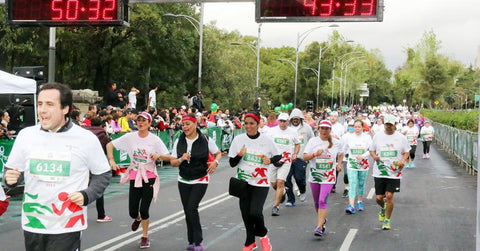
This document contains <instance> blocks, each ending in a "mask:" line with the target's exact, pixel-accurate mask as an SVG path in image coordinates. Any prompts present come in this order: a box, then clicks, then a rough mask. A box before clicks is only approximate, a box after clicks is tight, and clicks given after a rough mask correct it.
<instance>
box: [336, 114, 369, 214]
mask: <svg viewBox="0 0 480 251" xmlns="http://www.w3.org/2000/svg"><path fill="white" fill-rule="evenodd" d="M344 136H345V137H344V138H343V140H344V141H343V145H344V148H343V150H344V152H345V153H347V154H348V158H347V174H348V181H349V183H350V189H349V191H348V207H347V209H346V210H345V212H346V213H347V214H354V213H356V211H357V210H358V211H363V210H364V209H365V207H364V205H363V195H364V193H365V181H366V179H367V174H368V170H369V166H368V159H367V158H368V156H370V152H369V151H368V148H369V147H370V144H371V143H372V138H371V137H370V136H369V135H368V133H364V132H363V121H361V120H356V121H355V122H354V124H353V133H348V134H345V135H344ZM355 197H358V198H357V208H356V209H355V206H354V205H355Z"/></svg>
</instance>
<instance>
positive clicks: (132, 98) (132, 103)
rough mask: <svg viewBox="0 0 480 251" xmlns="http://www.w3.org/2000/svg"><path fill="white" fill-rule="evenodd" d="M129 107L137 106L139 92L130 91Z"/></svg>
mask: <svg viewBox="0 0 480 251" xmlns="http://www.w3.org/2000/svg"><path fill="white" fill-rule="evenodd" d="M128 107H129V108H133V109H135V108H136V107H137V93H136V92H134V91H131V92H129V93H128Z"/></svg>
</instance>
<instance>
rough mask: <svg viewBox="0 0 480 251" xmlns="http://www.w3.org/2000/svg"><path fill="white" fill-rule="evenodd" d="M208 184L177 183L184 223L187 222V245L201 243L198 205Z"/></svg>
mask: <svg viewBox="0 0 480 251" xmlns="http://www.w3.org/2000/svg"><path fill="white" fill-rule="evenodd" d="M207 187H208V184H185V183H182V182H178V191H179V192H180V198H181V200H182V205H183V212H184V213H185V221H186V222H187V236H188V243H189V244H191V243H195V245H197V246H198V245H200V243H202V241H203V236H202V224H200V215H199V214H198V205H199V204H200V201H201V200H202V199H203V196H204V195H205V192H207Z"/></svg>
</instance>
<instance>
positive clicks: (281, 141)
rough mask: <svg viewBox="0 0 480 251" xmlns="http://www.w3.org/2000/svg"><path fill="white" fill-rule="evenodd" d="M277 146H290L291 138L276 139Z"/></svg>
mask: <svg viewBox="0 0 480 251" xmlns="http://www.w3.org/2000/svg"><path fill="white" fill-rule="evenodd" d="M274 142H275V144H278V145H286V146H287V145H289V144H290V139H289V138H275V139H274Z"/></svg>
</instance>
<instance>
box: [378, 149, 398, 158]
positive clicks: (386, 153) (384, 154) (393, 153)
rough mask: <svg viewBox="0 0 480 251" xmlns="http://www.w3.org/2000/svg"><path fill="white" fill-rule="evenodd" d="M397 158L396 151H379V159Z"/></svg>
mask: <svg viewBox="0 0 480 251" xmlns="http://www.w3.org/2000/svg"><path fill="white" fill-rule="evenodd" d="M397 156H398V151H397V150H388V151H380V158H396V157H397Z"/></svg>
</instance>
